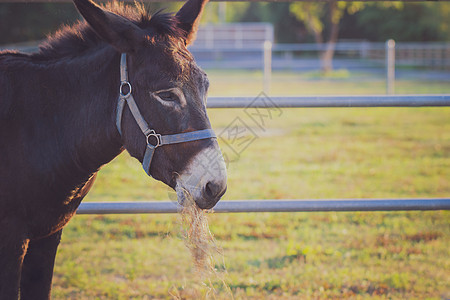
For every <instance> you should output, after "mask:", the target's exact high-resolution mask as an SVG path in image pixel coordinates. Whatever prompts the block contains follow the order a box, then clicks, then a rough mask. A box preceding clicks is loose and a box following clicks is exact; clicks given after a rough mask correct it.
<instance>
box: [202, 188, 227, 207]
mask: <svg viewBox="0 0 450 300" xmlns="http://www.w3.org/2000/svg"><path fill="white" fill-rule="evenodd" d="M226 191H227V185H226V183H223V182H213V181H210V182H208V183H207V184H206V186H205V188H204V189H203V197H202V198H203V201H198V202H197V205H198V207H200V208H201V209H210V208H213V207H214V205H216V203H217V202H219V200H220V198H222V196H223V194H225V192H226Z"/></svg>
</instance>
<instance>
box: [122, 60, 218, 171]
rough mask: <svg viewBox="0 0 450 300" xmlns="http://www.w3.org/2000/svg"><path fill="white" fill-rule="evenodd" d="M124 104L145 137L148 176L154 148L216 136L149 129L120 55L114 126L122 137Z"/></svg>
mask: <svg viewBox="0 0 450 300" xmlns="http://www.w3.org/2000/svg"><path fill="white" fill-rule="evenodd" d="M125 86H126V87H127V88H128V92H127V93H126V94H124V92H123V90H124V87H125ZM125 103H127V104H128V107H129V108H130V111H131V114H132V115H133V117H134V119H135V120H136V123H137V124H138V125H139V128H140V129H141V131H142V133H143V134H144V135H145V138H146V141H147V147H146V149H145V154H144V159H143V160H142V167H143V168H144V171H145V172H146V173H147V174H148V175H149V176H151V175H150V165H151V163H152V158H153V154H154V153H155V150H156V148H158V147H160V146H163V145H169V144H178V143H185V142H191V141H196V140H203V139H209V138H216V134H215V133H214V131H213V130H212V129H203V130H197V131H191V132H185V133H178V134H171V135H161V134H159V133H156V132H155V130H153V129H150V127H149V126H148V123H147V122H146V121H145V119H144V117H143V116H142V114H141V112H140V111H139V108H138V107H137V104H136V101H134V98H133V95H132V94H131V84H130V82H129V81H128V71H127V55H126V54H125V53H122V56H121V59H120V89H119V100H118V103H117V115H116V126H117V130H118V131H119V133H120V135H122V114H123V109H124V107H125Z"/></svg>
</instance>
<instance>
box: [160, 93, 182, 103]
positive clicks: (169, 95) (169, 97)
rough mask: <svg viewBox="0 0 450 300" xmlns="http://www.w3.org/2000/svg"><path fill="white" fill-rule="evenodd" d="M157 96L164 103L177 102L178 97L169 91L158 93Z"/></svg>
mask: <svg viewBox="0 0 450 300" xmlns="http://www.w3.org/2000/svg"><path fill="white" fill-rule="evenodd" d="M158 96H159V97H160V98H161V99H162V100H164V101H177V100H178V96H177V95H175V94H174V93H172V92H170V91H164V92H160V93H158Z"/></svg>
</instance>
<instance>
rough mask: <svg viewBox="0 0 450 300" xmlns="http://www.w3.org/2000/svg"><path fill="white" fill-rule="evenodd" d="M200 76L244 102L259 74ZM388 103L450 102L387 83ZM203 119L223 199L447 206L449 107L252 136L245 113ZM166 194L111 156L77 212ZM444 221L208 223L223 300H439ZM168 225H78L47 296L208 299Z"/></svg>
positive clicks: (292, 118)
mask: <svg viewBox="0 0 450 300" xmlns="http://www.w3.org/2000/svg"><path fill="white" fill-rule="evenodd" d="M351 76H353V75H351ZM355 77H358V76H357V75H355ZM359 77H360V76H359ZM210 78H211V82H212V89H211V94H212V95H248V96H252V95H254V96H256V95H257V94H258V93H259V91H260V88H261V87H260V74H258V73H252V72H250V73H221V72H214V71H213V72H210ZM244 79H245V80H246V81H245V82H246V83H245V85H242V82H244ZM350 79H352V78H350ZM272 91H273V94H276V95H301V94H305V95H307V94H358V93H359V94H363V93H364V94H370V93H383V91H384V83H383V82H382V81H380V82H373V83H367V82H365V83H364V82H363V83H361V82H355V81H354V80H315V79H313V80H311V78H307V77H302V76H300V75H296V74H293V73H279V74H275V75H274V83H273V86H272ZM397 91H398V92H400V93H450V85H449V84H448V82H447V83H442V82H437V83H436V82H429V83H426V82H397ZM209 114H210V119H211V121H212V123H213V127H214V128H215V129H216V132H217V133H218V134H219V136H220V137H221V142H220V143H221V147H222V149H223V151H224V153H225V155H226V157H227V158H228V160H229V166H228V176H229V180H228V192H227V194H226V195H225V198H226V199H284V198H296V199H297V198H298V199H302V198H305V199H310V198H311V199H319V198H360V197H361V198H382V197H400V198H402V197H403V198H408V197H448V196H449V195H450V180H449V178H450V108H377V109H361V108H360V109H283V110H281V111H273V114H272V118H271V119H265V124H264V126H263V129H261V128H258V126H257V125H256V123H255V121H254V120H252V119H251V118H250V117H249V116H248V115H247V114H246V113H245V111H244V110H239V109H229V110H210V112H209ZM236 120H237V121H236ZM233 122H234V123H233ZM239 122H244V123H245V124H246V125H247V126H248V127H242V126H241V128H244V129H245V133H246V135H244V136H243V139H242V140H241V141H242V143H245V144H244V145H243V144H242V143H241V144H236V143H235V141H234V140H233V139H232V138H231V137H230V136H229V134H228V133H229V131H228V130H229V128H230V126H229V125H230V124H241V125H242V124H244V123H239ZM244 146H246V148H244ZM233 149H234V151H233ZM236 150H237V152H238V153H236ZM169 194H170V191H169V190H168V189H167V188H166V187H165V186H164V185H162V184H160V183H158V182H155V181H153V180H151V179H149V178H147V177H146V176H145V173H144V172H143V171H142V170H141V167H140V165H139V164H138V163H137V162H135V161H134V160H133V159H131V158H130V157H129V156H128V155H127V154H123V155H121V156H119V157H118V158H117V159H115V160H114V161H113V162H111V163H110V164H109V165H107V166H106V167H105V168H104V169H103V170H102V171H101V172H100V174H99V177H98V180H97V183H96V185H95V186H94V189H93V191H92V192H91V193H90V194H89V196H88V197H87V199H86V200H85V201H125V200H134V201H140V200H142V201H145V200H167V199H168V198H169V196H170V195H169ZM449 217H450V214H449V212H442V211H437V212H389V213H386V212H371V213H369V212H356V213H260V214H254V213H250V214H220V215H219V214H218V215H215V214H212V215H210V216H209V221H210V227H211V231H212V232H213V234H214V235H215V237H216V239H217V242H218V244H219V245H220V246H221V247H222V248H223V253H224V261H225V265H226V269H227V275H226V276H225V281H226V282H227V284H228V286H229V287H230V288H231V291H232V294H233V296H234V298H235V299H263V298H266V299H323V298H353V299H365V298H374V299H405V298H409V299H414V298H415V299H426V298H428V299H442V298H443V299H447V298H449V297H450V293H449V292H450V283H449V281H448V278H449V277H450V273H449V271H448V270H450V263H449V253H448V249H449V246H450V243H449V241H450V222H449ZM178 219H179V217H178V216H177V215H129V216H112V215H109V216H76V217H75V218H74V219H73V220H72V221H71V222H70V223H69V225H68V226H67V228H66V229H65V232H64V235H63V240H62V243H61V246H60V248H59V251H58V255H57V259H56V268H55V278H54V283H53V297H54V298H55V299H97V298H99V299H154V298H162V299H165V298H169V299H170V298H176V297H179V298H187V299H198V298H202V297H206V294H207V293H208V287H207V286H204V285H201V284H200V283H199V280H198V278H197V276H196V275H195V273H194V272H193V265H192V262H191V259H190V256H189V253H188V251H187V250H186V248H185V247H184V245H183V241H182V239H181V237H180V225H179V222H178ZM216 259H217V261H218V262H221V261H222V258H221V257H220V255H219V256H217V257H216ZM217 268H218V269H219V270H222V269H223V264H221V263H218V264H217ZM212 285H213V286H214V287H215V289H216V291H215V293H213V294H214V295H213V294H212V292H210V295H209V297H210V298H213V296H215V297H216V298H218V299H230V298H231V295H230V293H229V292H228V291H227V290H226V289H225V288H224V287H223V285H222V284H221V282H220V280H219V279H218V278H213V279H212Z"/></svg>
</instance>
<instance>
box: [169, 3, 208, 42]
mask: <svg viewBox="0 0 450 300" xmlns="http://www.w3.org/2000/svg"><path fill="white" fill-rule="evenodd" d="M207 2H208V0H189V1H188V2H186V3H185V4H184V5H183V7H182V8H181V9H180V10H179V11H178V12H177V14H176V17H177V18H178V21H179V22H180V25H179V26H180V28H181V29H183V30H184V32H185V40H186V45H189V44H192V42H193V41H194V40H195V36H196V34H197V29H198V23H199V22H200V17H201V15H202V12H203V8H204V7H205V4H206V3H207Z"/></svg>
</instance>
